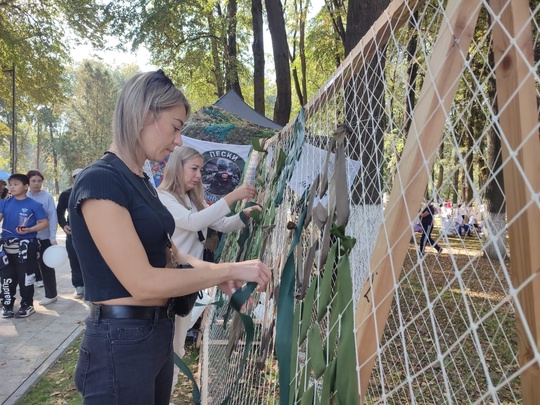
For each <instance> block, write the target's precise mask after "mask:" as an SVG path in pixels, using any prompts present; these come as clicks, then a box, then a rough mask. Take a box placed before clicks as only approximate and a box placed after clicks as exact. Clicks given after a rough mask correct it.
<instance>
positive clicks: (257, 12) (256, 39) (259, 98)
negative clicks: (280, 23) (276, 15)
mask: <svg viewBox="0 0 540 405" xmlns="http://www.w3.org/2000/svg"><path fill="white" fill-rule="evenodd" d="M251 18H252V20H253V45H252V47H251V49H252V50H253V99H254V109H255V111H257V112H259V113H261V114H262V115H265V102H264V63H265V61H264V41H263V37H264V32H263V27H264V25H263V13H262V2H261V0H251Z"/></svg>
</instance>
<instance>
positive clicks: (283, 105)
mask: <svg viewBox="0 0 540 405" xmlns="http://www.w3.org/2000/svg"><path fill="white" fill-rule="evenodd" d="M265 5H266V14H267V17H268V29H269V30H270V35H271V37H272V50H273V53H274V65H275V69H276V87H277V97H276V104H275V106H274V121H275V122H277V123H278V124H281V125H286V124H287V123H288V122H289V118H290V115H291V108H292V100H291V94H292V93H291V72H290V63H289V44H288V43H287V31H286V29H285V19H284V17H283V7H282V6H281V1H280V0H265Z"/></svg>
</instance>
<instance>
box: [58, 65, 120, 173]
mask: <svg viewBox="0 0 540 405" xmlns="http://www.w3.org/2000/svg"><path fill="white" fill-rule="evenodd" d="M73 79H74V87H73V97H72V98H71V99H70V101H69V102H68V103H67V107H66V112H65V114H64V117H63V119H64V120H65V128H66V130H65V131H63V132H62V133H59V134H58V152H59V155H60V156H61V157H62V160H63V162H64V164H65V166H66V171H67V172H70V171H71V170H73V169H75V168H76V167H84V166H86V165H88V164H89V163H91V162H93V161H94V160H96V159H99V158H100V157H101V156H102V155H103V153H104V152H105V151H106V150H107V149H108V148H109V146H110V144H111V140H112V137H111V127H112V114H113V111H114V106H115V103H116V99H117V97H118V94H119V92H120V84H119V82H118V80H117V79H116V78H115V76H114V74H113V72H112V71H111V70H110V69H109V68H108V67H107V66H105V65H104V64H102V63H99V62H95V61H84V62H83V63H82V64H81V65H80V67H79V68H78V69H77V71H76V72H75V75H74V78H73Z"/></svg>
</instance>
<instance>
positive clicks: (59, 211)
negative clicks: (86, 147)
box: [56, 169, 84, 299]
mask: <svg viewBox="0 0 540 405" xmlns="http://www.w3.org/2000/svg"><path fill="white" fill-rule="evenodd" d="M81 171H82V169H75V170H73V173H72V174H71V176H72V178H73V182H75V179H76V178H77V175H78V174H79V173H80V172H81ZM71 189H72V188H71V187H70V188H68V189H67V190H65V191H63V192H62V193H61V194H60V196H59V197H58V205H57V206H56V215H57V216H58V225H60V226H61V227H62V229H63V230H64V232H65V233H66V249H67V253H68V258H69V264H70V266H71V283H72V284H73V287H75V298H81V299H82V298H83V297H84V281H83V277H82V273H81V265H80V264H79V259H78V258H77V253H76V252H75V249H74V248H73V239H72V237H71V227H70V226H69V218H67V216H66V213H67V210H68V202H69V196H70V195H71Z"/></svg>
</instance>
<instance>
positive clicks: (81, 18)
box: [0, 0, 106, 106]
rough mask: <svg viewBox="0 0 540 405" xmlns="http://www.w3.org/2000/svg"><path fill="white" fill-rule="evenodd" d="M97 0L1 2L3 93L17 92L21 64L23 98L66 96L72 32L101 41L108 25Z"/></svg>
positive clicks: (35, 101) (26, 100) (37, 99)
mask: <svg viewBox="0 0 540 405" xmlns="http://www.w3.org/2000/svg"><path fill="white" fill-rule="evenodd" d="M99 3H100V2H98V1H96V0H70V1H65V0H46V1H43V0H24V1H17V0H12V1H5V2H2V3H0V60H1V61H2V70H1V71H0V99H3V100H8V99H10V98H11V86H10V80H11V76H10V75H11V73H9V72H5V70H6V69H11V68H12V65H13V64H14V65H15V71H16V85H17V93H18V95H19V96H18V97H17V99H18V101H17V103H18V104H19V105H20V106H22V105H26V104H27V103H32V104H46V103H54V102H57V101H59V100H61V99H62V98H63V97H64V88H63V85H64V84H65V83H64V82H63V79H64V77H63V75H64V72H65V67H66V65H67V64H68V63H69V61H70V57H69V41H67V40H66V38H68V37H69V35H71V34H72V33H75V34H77V35H80V36H81V37H83V38H85V39H87V40H90V41H92V42H93V43H95V44H98V45H100V44H101V41H102V36H103V32H104V30H105V27H106V25H105V24H104V23H105V22H104V21H103V18H102V17H103V15H102V12H101V9H102V7H103V6H102V5H100V4H99Z"/></svg>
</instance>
